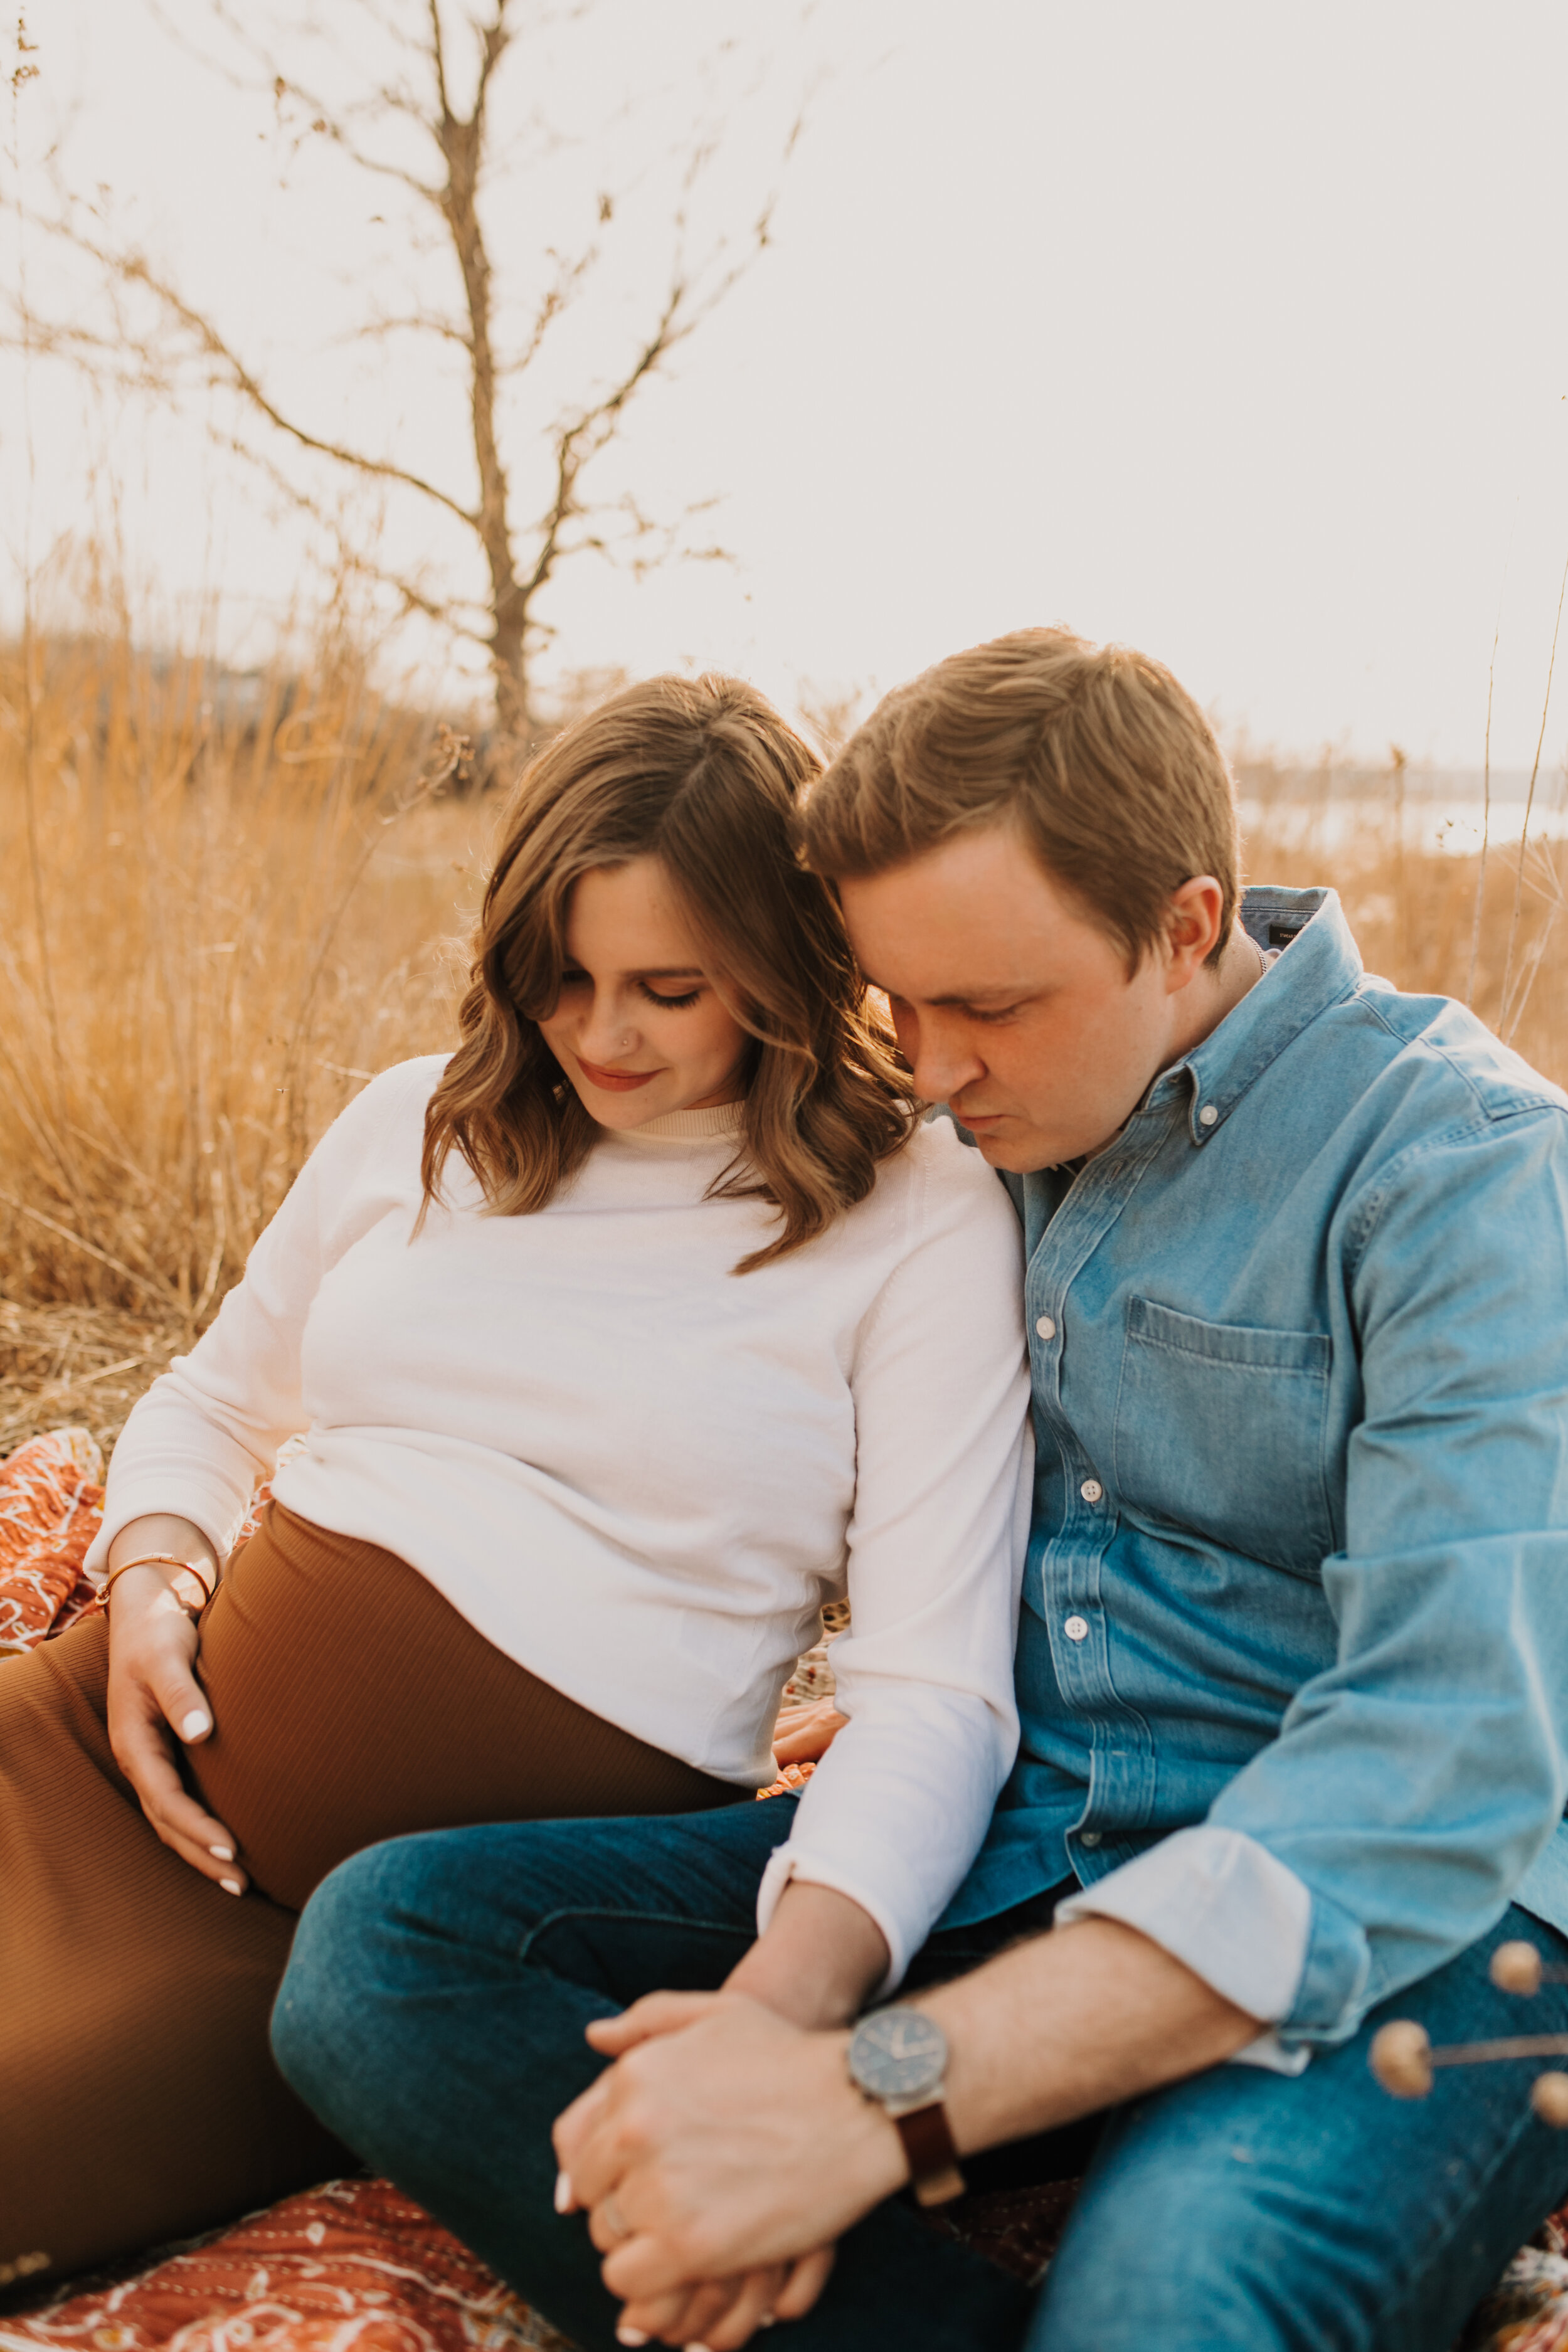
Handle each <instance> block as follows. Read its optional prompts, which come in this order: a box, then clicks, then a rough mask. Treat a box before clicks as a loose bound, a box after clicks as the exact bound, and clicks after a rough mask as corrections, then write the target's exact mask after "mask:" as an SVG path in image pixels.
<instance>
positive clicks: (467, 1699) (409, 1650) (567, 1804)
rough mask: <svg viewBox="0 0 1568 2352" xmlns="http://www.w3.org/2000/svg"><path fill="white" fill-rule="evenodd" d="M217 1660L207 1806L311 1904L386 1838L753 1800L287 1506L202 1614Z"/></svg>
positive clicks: (212, 1667)
mask: <svg viewBox="0 0 1568 2352" xmlns="http://www.w3.org/2000/svg"><path fill="white" fill-rule="evenodd" d="M199 1671H200V1674H201V1678H202V1682H203V1685H204V1686H205V1690H206V1693H207V1696H208V1699H209V1701H210V1703H211V1706H212V1711H213V1720H214V1725H215V1728H214V1731H213V1734H212V1737H211V1738H210V1739H208V1740H206V1741H205V1742H204V1743H203V1744H202V1746H201V1747H199V1748H192V1749H189V1750H188V1751H187V1753H188V1755H189V1758H190V1763H191V1768H192V1771H193V1774H194V1776H195V1780H196V1783H197V1786H198V1787H199V1789H200V1790H201V1793H202V1798H203V1801H204V1802H205V1804H206V1805H207V1806H208V1808H209V1809H210V1810H211V1811H212V1812H213V1813H214V1814H216V1817H217V1819H218V1820H219V1821H220V1822H223V1823H224V1824H225V1826H226V1828H227V1829H229V1830H230V1831H231V1832H233V1834H234V1836H235V1837H236V1839H237V1841H238V1845H239V1853H240V1859H241V1861H242V1862H243V1863H244V1864H245V1867H246V1869H247V1872H248V1873H249V1875H250V1877H251V1879H252V1881H253V1883H254V1884H255V1885H257V1886H258V1888H259V1889H260V1890H261V1891H262V1893H263V1894H266V1895H270V1896H271V1897H272V1899H273V1901H274V1902H278V1903H283V1904H286V1905H288V1906H289V1908H290V1909H292V1910H298V1909H300V1907H301V1906H302V1905H303V1904H304V1902H305V1901H306V1899H307V1897H308V1896H309V1895H310V1892H311V1890H312V1889H313V1888H314V1887H315V1886H316V1885H319V1884H320V1882H321V1879H322V1878H324V1877H325V1876H326V1874H327V1873H328V1871H330V1870H332V1869H334V1868H335V1867H336V1865H337V1864H339V1863H340V1862H342V1861H344V1860H345V1859H346V1858H347V1856H348V1855H349V1854H351V1853H358V1852H359V1851H360V1849H361V1848H362V1847H363V1846H367V1845H374V1844H375V1843H377V1842H378V1841H379V1840H381V1839H383V1838H388V1837H400V1836H404V1835H406V1834H407V1833H408V1832H412V1831H416V1830H426V1829H456V1828H461V1827H465V1826H468V1824H471V1823H474V1822H495V1821H537V1820H544V1819H552V1818H554V1819H560V1818H563V1817H577V1818H583V1817H590V1816H593V1815H595V1814H605V1813H653V1812H685V1811H695V1810H697V1809H699V1808H701V1807H706V1806H709V1805H712V1804H719V1803H727V1802H731V1801H733V1800H734V1799H735V1797H736V1796H737V1795H738V1794H739V1793H740V1792H739V1791H737V1790H734V1789H732V1788H731V1787H730V1786H729V1785H728V1784H727V1783H724V1782H721V1781H716V1780H711V1779H710V1778H709V1776H708V1775H707V1774H705V1773H702V1772H699V1771H697V1770H696V1769H694V1768H693V1767H692V1766H690V1765H689V1764H686V1763H684V1762H682V1761H681V1760H680V1759H679V1758H676V1757H672V1756H667V1755H664V1754H662V1753H661V1752H660V1751H659V1750H658V1749H657V1748H649V1747H647V1745H646V1744H645V1743H644V1742H643V1741H641V1740H639V1739H636V1738H633V1737H632V1735H631V1734H630V1733H629V1732H626V1731H624V1730H622V1729H621V1728H620V1727H619V1726H618V1725H616V1724H612V1723H609V1722H606V1721H605V1719H604V1718H603V1717H598V1716H595V1715H594V1714H592V1713H590V1711H589V1710H588V1709H587V1708H585V1707H582V1706H577V1705H576V1704H575V1703H574V1701H573V1700H571V1699H568V1698H566V1697H564V1696H563V1695H562V1694H561V1693H560V1692H559V1691H556V1690H554V1689H552V1687H551V1686H550V1685H549V1684H547V1683H542V1682H541V1681H540V1680H539V1679H538V1677H537V1676H536V1675H531V1674H530V1673H529V1672H528V1670H527V1668H526V1667H524V1666H521V1665H519V1664H517V1662H516V1661H515V1660H514V1659H511V1658H509V1657H507V1656H506V1655H505V1654H503V1653H502V1652H501V1651H500V1650H498V1649H497V1648H496V1647H495V1646H494V1644H493V1643H489V1642H487V1641H486V1640H485V1638H484V1636H483V1635H482V1634H480V1633H476V1632H475V1630H474V1628H473V1627H472V1626H471V1625H470V1624H469V1623H468V1621H467V1620H466V1619H465V1618H463V1617H461V1616H460V1615H459V1614H458V1612H457V1610H455V1609H454V1608H453V1607H452V1605H451V1603H450V1602H449V1601H447V1600H446V1599H444V1598H443V1596H442V1595H441V1594H440V1593H439V1592H437V1591H436V1588H435V1587H434V1585H432V1584H431V1583H430V1582H429V1581H428V1580H426V1578H425V1577H424V1576H422V1575H421V1574H420V1573H419V1571H418V1570H416V1569H413V1568H411V1567H409V1565H408V1563H407V1562H406V1561H405V1560H402V1559H398V1558H397V1557H396V1556H395V1554H394V1553H392V1552H389V1551H385V1550H383V1549H381V1547H380V1546H379V1545H376V1544H370V1543H364V1542H362V1541H361V1540H360V1539H359V1538H357V1537H353V1536H342V1535H336V1534H333V1533H331V1532H330V1531H329V1530H328V1529H326V1528H319V1527H316V1526H313V1525H312V1524H311V1523H310V1522H309V1521H308V1520H305V1519H300V1518H298V1517H295V1515H294V1514H293V1513H292V1512H291V1511H288V1510H285V1509H284V1508H283V1507H282V1506H281V1505H280V1504H278V1503H274V1504H272V1505H271V1506H270V1507H269V1508H268V1512H267V1514H266V1516H265V1517H264V1518H263V1520H262V1524H261V1526H260V1528H259V1529H258V1532H257V1534H256V1535H255V1536H254V1537H253V1538H251V1540H250V1542H249V1543H248V1544H247V1545H246V1546H245V1548H244V1549H243V1550H242V1551H241V1552H240V1553H239V1554H238V1555H237V1558H236V1559H235V1561H234V1563H233V1566H232V1567H231V1569H230V1570H229V1571H228V1573H227V1574H226V1576H225V1578H224V1580H223V1581H222V1583H221V1584H220V1585H219V1587H218V1591H217V1593H216V1597H215V1599H214V1600H213V1601H212V1604H211V1606H210V1607H209V1608H208V1609H207V1610H206V1612H205V1614H204V1616H203V1618H202V1638H201V1658H200V1667H199Z"/></svg>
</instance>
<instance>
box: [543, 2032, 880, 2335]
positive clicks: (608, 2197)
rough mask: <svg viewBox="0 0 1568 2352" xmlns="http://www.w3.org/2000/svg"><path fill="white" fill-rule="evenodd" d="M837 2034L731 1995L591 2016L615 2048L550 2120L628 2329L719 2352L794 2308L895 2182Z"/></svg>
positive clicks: (600, 2043) (874, 2114)
mask: <svg viewBox="0 0 1568 2352" xmlns="http://www.w3.org/2000/svg"><path fill="white" fill-rule="evenodd" d="M847 2038H848V2037H847V2034H846V2033H844V2032H831V2033H813V2032H804V2031H803V2030H802V2029H801V2028H800V2027H798V2026H796V2025H794V2024H791V2023H790V2022H788V2021H786V2020H784V2018H781V2017H778V2016H776V2015H775V2014H774V2013H773V2011H770V2010H768V2009H766V2008H764V2007H763V2004H762V2003H761V2002H760V2001H756V2000H752V1999H751V1998H749V1997H748V1996H746V1995H744V1994H741V1993H731V1992H723V1993H717V1994H709V1995H702V1996H691V1995H681V1994H655V1995H653V1996H651V1997H650V1999H649V2000H646V2001H639V2002H638V2003H637V2005H636V2007H635V2008H634V2009H631V2010H628V2011H626V2015H625V2016H624V2017H621V2018H614V2019H606V2020H605V2021H603V2022H602V2023H600V2024H599V2025H596V2026H595V2027H594V2028H593V2029H592V2030H591V2039H592V2040H593V2041H594V2042H595V2046H596V2047H598V2048H600V2049H606V2050H614V2049H616V2048H618V2049H620V2050H621V2051H622V2052H623V2053H624V2054H622V2055H621V2056H620V2058H619V2060H618V2063H616V2065H615V2066H613V2067H612V2068H611V2069H610V2070H609V2072H608V2073H607V2074H604V2075H602V2076H601V2077H600V2079H599V2081H598V2082H597V2083H595V2084H594V2086H593V2088H592V2089H591V2090H589V2091H587V2092H585V2093H584V2095H583V2096H582V2098H580V2099H578V2100H577V2101H576V2102H575V2103H574V2105H572V2106H570V2107H568V2108H567V2110H566V2112H565V2114H564V2115H563V2116H561V2117H560V2119H559V2121H558V2122H557V2124H556V2126H555V2149H556V2156H557V2159H558V2161H559V2162H560V2165H561V2168H562V2171H563V2175H564V2176H565V2180H566V2183H567V2188H566V2191H565V2195H566V2198H567V2199H569V2200H570V2201H571V2202H572V2203H575V2204H577V2205H580V2206H584V2207H586V2208H587V2209H588V2210H589V2213H590V2216H591V2219H590V2231H591V2233H592V2236H593V2239H594V2242H595V2245H596V2246H598V2247H599V2248H600V2250H601V2251H602V2252H604V2254H605V2263H604V2273H603V2275H604V2280H605V2285H606V2287H607V2288H608V2289H609V2291H610V2292H611V2294H615V2295H618V2296H619V2297H621V2299H622V2300H623V2302H624V2303H625V2305H626V2310H625V2312H624V2314H623V2319H622V2325H623V2327H624V2328H626V2329H628V2330H630V2331H631V2334H632V2336H634V2337H635V2336H638V2335H646V2336H653V2335H659V2336H663V2337H664V2339H665V2340H666V2341H667V2342H672V2343H690V2342H692V2341H693V2340H694V2337H695V2338H696V2339H698V2340H700V2341H701V2342H702V2343H703V2344H706V2345H707V2346H709V2347H710V2352H729V2347H732V2346H735V2345H739V2344H742V2343H743V2342H744V2341H745V2340H746V2337H747V2336H749V2335H750V2334H751V2332H752V2328H753V2327H755V2326H757V2325H758V2324H760V2322H761V2321H762V2319H763V2317H764V2316H765V2314H766V2312H767V2311H768V2310H769V2309H771V2310H772V2311H773V2314H774V2315H775V2316H779V2317H789V2316H797V2315H799V2314H800V2313H801V2312H803V2311H805V2310H807V2309H809V2307H810V2305H811V2304H812V2303H813V2302H815V2300H816V2295H817V2294H818V2293H819V2292H820V2290H821V2286H822V2284H823V2281H824V2280H825V2279H826V2275H827V2271H828V2268H829V2265H830V2263H831V2254H830V2252H828V2251H827V2250H828V2249H829V2248H830V2247H831V2245H832V2243H833V2242H834V2241H835V2240H836V2239H837V2238H838V2237H839V2236H840V2235H841V2234H842V2232H843V2231H845V2230H846V2229H847V2228H848V2227H849V2226H850V2224H851V2223H852V2222H855V2221H858V2220H859V2219H860V2217H861V2215H862V2214H863V2213H867V2212H868V2211H869V2210H870V2209H871V2207H872V2206H873V2205H875V2204H877V2203H878V2202H879V2200H881V2199H882V2198H883V2197H886V2196H888V2195H889V2193H890V2192H891V2191H892V2190H893V2189H896V2188H898V2187H899V2185H900V2182H901V2181H902V2180H903V2179H905V2178H906V2177H907V2172H908V2168H907V2166H906V2164H905V2161H904V2153H903V2147H902V2145H901V2143H900V2139H899V2136H898V2134H897V2132H896V2131H895V2130H894V2129H893V2126H891V2124H889V2121H888V2120H887V2118H886V2116H883V2115H882V2113H881V2111H880V2110H879V2108H877V2107H874V2106H871V2105H868V2103H867V2102H866V2101H865V2100H864V2099H862V2098H861V2097H860V2095H859V2094H858V2092H857V2091H856V2090H855V2088H854V2086H853V2084H851V2083H850V2080H849V2076H848V2074H847V2069H846V2066H845V2061H844V2053H845V2049H846V2047H847ZM802 2257H807V2258H809V2259H808V2260H805V2261H804V2262H803V2261H802V2259H801V2258H802Z"/></svg>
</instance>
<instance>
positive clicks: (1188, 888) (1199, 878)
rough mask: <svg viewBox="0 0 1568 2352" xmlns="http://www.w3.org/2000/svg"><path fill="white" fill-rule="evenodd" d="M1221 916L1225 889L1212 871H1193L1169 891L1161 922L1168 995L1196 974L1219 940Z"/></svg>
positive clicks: (1186, 983)
mask: <svg viewBox="0 0 1568 2352" xmlns="http://www.w3.org/2000/svg"><path fill="white" fill-rule="evenodd" d="M1224 918H1225V889H1224V887H1223V885H1222V884H1220V883H1218V882H1216V881H1215V877H1214V876H1213V875H1212V874H1194V875H1193V876H1191V877H1190V878H1189V879H1188V880H1187V881H1185V882H1184V883H1183V884H1182V886H1181V887H1180V888H1179V889H1176V890H1173V891H1172V893H1171V901H1170V908H1169V911H1168V913H1167V916H1166V924H1165V940H1166V946H1167V950H1168V961H1167V963H1166V967H1165V989H1166V993H1167V994H1168V995H1174V993H1175V992H1176V991H1177V989H1179V988H1185V987H1186V986H1187V985H1188V984H1189V982H1192V981H1194V980H1195V979H1196V978H1197V976H1198V974H1199V972H1200V971H1202V970H1203V968H1204V966H1205V963H1206V962H1207V961H1208V959H1209V957H1210V956H1211V955H1213V953H1214V951H1215V948H1216V947H1217V945H1218V944H1219V927H1220V924H1221V922H1222V921H1223V920H1224Z"/></svg>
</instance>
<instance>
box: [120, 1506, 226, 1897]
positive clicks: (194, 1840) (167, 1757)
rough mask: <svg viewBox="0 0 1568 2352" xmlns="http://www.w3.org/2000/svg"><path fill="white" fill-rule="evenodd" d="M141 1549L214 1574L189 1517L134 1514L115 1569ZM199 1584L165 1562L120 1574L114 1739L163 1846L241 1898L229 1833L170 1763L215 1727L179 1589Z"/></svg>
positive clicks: (191, 1624) (204, 1544) (190, 1620)
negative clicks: (179, 1748) (180, 1745)
mask: <svg viewBox="0 0 1568 2352" xmlns="http://www.w3.org/2000/svg"><path fill="white" fill-rule="evenodd" d="M142 1549H146V1550H159V1551H173V1552H176V1553H178V1554H181V1555H186V1554H187V1553H188V1556H189V1557H190V1558H191V1559H197V1560H200V1561H202V1562H203V1563H204V1565H205V1570H206V1575H207V1579H208V1580H209V1581H210V1580H211V1578H212V1576H213V1573H214V1567H215V1563H214V1562H213V1557H212V1548H211V1546H210V1545H209V1544H208V1543H207V1541H206V1538H205V1536H203V1535H202V1534H201V1532H200V1530H199V1529H198V1528H194V1527H192V1526H190V1524H189V1522H188V1521H186V1520H184V1519H171V1518H155V1519H139V1520H134V1521H132V1524H131V1526H130V1527H128V1528H122V1529H121V1532H120V1534H119V1535H118V1536H117V1537H116V1538H115V1541H114V1545H113V1548H112V1549H111V1551H110V1567H112V1566H113V1565H114V1555H115V1553H116V1552H118V1553H119V1554H120V1555H121V1557H122V1558H126V1559H134V1558H135V1557H136V1553H137V1552H138V1551H139V1550H142ZM184 1585H189V1586H191V1587H193V1588H194V1587H195V1579H194V1578H190V1577H185V1578H182V1577H181V1575H180V1573H179V1571H178V1570H175V1569H172V1568H168V1567H164V1566H153V1565H149V1566H147V1567H144V1568H132V1569H128V1570H126V1572H125V1574H124V1575H123V1576H121V1577H119V1578H117V1580H116V1581H115V1586H114V1591H113V1595H112V1597H111V1599H110V1611H109V1744H110V1748H111V1749H112V1751H113V1754H114V1760H115V1762H116V1763H117V1764H118V1765H119V1767H120V1769H121V1771H122V1772H123V1773H124V1775H125V1777H126V1779H127V1780H129V1781H130V1783H131V1785H132V1788H133V1789H134V1790H135V1791H136V1794H137V1796H138V1798H139V1799H140V1800H141V1804H142V1811H143V1812H144V1813H145V1814H146V1816H147V1819H148V1820H149V1821H150V1822H151V1823H152V1824H153V1828H154V1829H155V1830H156V1831H157V1832H158V1835H159V1836H160V1837H161V1838H162V1839H163V1843H164V1844H165V1845H166V1846H168V1847H169V1848H170V1849H171V1851H172V1852H174V1853H177V1854H178V1855H179V1856H180V1859H181V1860H182V1861H183V1862H188V1863H189V1864H190V1865H191V1867H192V1869H193V1870H199V1871H200V1872H201V1874H202V1876H203V1877H204V1878H211V1879H216V1882H217V1884H218V1885H220V1886H222V1887H223V1888H224V1889H225V1891H226V1893H228V1894H230V1895H243V1894H244V1892H245V1873H244V1872H243V1870H241V1869H240V1867H239V1865H238V1864H237V1862H236V1860H235V1842H234V1838H233V1836H232V1834H231V1833H230V1832H229V1831H227V1830H226V1828H225V1827H224V1825H223V1823H222V1822H219V1821H215V1820H214V1818H213V1816H212V1815H211V1814H210V1813H209V1812H207V1811H205V1809H204V1808H203V1807H202V1806H201V1805H199V1804H198V1803H197V1802H196V1801H195V1798H194V1797H192V1796H190V1795H189V1794H187V1792H186V1790H185V1785H184V1781H183V1780H181V1778H180V1773H179V1768H178V1766H177V1765H176V1763H175V1761H174V1757H175V1749H174V1738H178V1739H180V1740H182V1741H184V1744H185V1745H186V1746H187V1747H195V1746H196V1745H197V1744H199V1742H200V1741H202V1740H204V1739H207V1738H211V1736H212V1728H213V1718H212V1709H211V1707H210V1706H208V1705H207V1702H206V1696H205V1692H204V1691H203V1689H202V1687H201V1685H200V1684H199V1683H198V1682H197V1681H196V1678H195V1660H196V1649H197V1636H196V1626H195V1619H194V1617H193V1616H192V1615H191V1613H190V1612H189V1611H188V1610H187V1609H186V1608H185V1606H184V1602H183V1601H182V1600H181V1598H180V1593H179V1591H178V1590H177V1589H176V1588H177V1587H182V1586H184ZM171 1734H173V1735H174V1737H173V1738H171Z"/></svg>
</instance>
